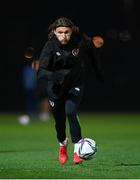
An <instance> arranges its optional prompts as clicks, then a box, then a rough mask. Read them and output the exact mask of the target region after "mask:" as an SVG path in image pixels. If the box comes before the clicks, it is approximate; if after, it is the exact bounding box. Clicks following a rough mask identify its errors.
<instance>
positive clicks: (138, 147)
mask: <svg viewBox="0 0 140 180" xmlns="http://www.w3.org/2000/svg"><path fill="white" fill-rule="evenodd" d="M79 117H80V123H81V126H82V133H83V137H89V138H93V139H95V140H96V142H97V144H98V152H97V155H96V157H95V158H94V159H92V160H88V161H84V163H83V164H82V165H74V164H73V163H72V158H73V146H72V144H71V140H70V135H69V126H68V124H67V135H68V138H69V146H68V152H69V159H68V162H67V163H66V164H65V165H61V164H59V162H58V143H57V140H56V132H55V129H54V120H53V118H51V119H50V121H48V122H46V123H45V122H40V121H39V120H37V119H36V120H35V121H33V120H32V121H31V123H29V124H28V125H26V126H22V125H20V124H19V123H18V120H17V119H18V115H2V114H1V115H0V178H1V179H67V178H68V179H89V178H90V179H124V178H125V179H137V178H140V115H136V114H133V115H129V114H124V115H123V114H122V115H121V114H118V115H117V114H105V115H104V114H89V115H88V114H79Z"/></svg>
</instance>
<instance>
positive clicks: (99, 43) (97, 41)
mask: <svg viewBox="0 0 140 180" xmlns="http://www.w3.org/2000/svg"><path fill="white" fill-rule="evenodd" d="M92 42H93V44H94V46H95V47H96V48H101V47H102V46H103V45H104V40H103V38H102V37H101V36H94V37H93V38H92Z"/></svg>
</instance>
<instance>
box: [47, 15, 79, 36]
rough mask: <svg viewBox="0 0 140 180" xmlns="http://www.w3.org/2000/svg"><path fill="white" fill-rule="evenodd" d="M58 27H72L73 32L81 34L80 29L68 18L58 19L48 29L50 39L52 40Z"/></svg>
mask: <svg viewBox="0 0 140 180" xmlns="http://www.w3.org/2000/svg"><path fill="white" fill-rule="evenodd" d="M57 27H70V28H71V29H72V31H73V32H79V28H78V27H77V26H75V25H74V24H73V22H72V21H71V20H70V19H68V18H66V17H61V18H58V19H56V20H55V21H54V22H53V23H52V24H51V25H50V26H49V28H48V30H49V34H48V39H51V38H52V37H53V36H54V30H55V29H56V28H57Z"/></svg>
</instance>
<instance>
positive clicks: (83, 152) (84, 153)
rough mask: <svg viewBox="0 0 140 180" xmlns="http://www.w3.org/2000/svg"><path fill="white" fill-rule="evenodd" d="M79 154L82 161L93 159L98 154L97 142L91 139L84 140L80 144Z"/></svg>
mask: <svg viewBox="0 0 140 180" xmlns="http://www.w3.org/2000/svg"><path fill="white" fill-rule="evenodd" d="M78 144H79V148H78V154H79V156H80V158H81V159H84V160H90V159H93V158H94V157H95V155H96V152H97V144H96V142H95V140H93V139H90V138H83V139H81V140H80V141H79V142H78Z"/></svg>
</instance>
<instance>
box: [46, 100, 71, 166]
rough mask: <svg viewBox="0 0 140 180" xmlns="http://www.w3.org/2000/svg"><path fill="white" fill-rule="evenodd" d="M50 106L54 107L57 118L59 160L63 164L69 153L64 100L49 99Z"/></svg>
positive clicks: (53, 110) (53, 111)
mask: <svg viewBox="0 0 140 180" xmlns="http://www.w3.org/2000/svg"><path fill="white" fill-rule="evenodd" d="M49 103H50V106H51V108H52V114H53V116H54V119H55V128H56V133H57V139H58V141H59V145H60V146H59V162H60V163H61V164H64V163H66V161H67V159H68V154H67V143H68V140H67V138H66V124H65V123H66V115H65V108H64V102H63V101H62V100H55V101H52V100H49Z"/></svg>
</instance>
